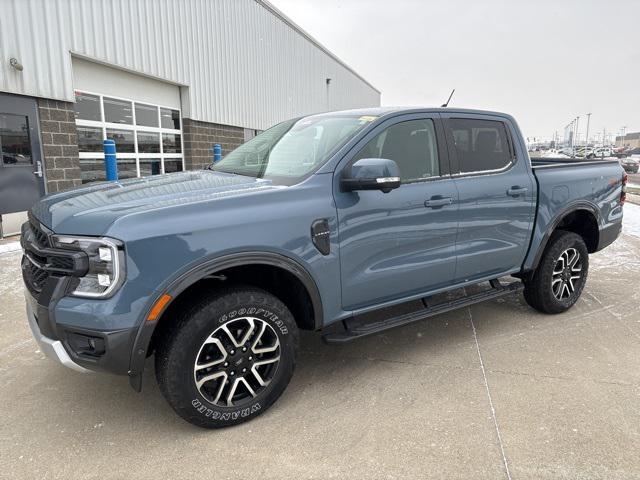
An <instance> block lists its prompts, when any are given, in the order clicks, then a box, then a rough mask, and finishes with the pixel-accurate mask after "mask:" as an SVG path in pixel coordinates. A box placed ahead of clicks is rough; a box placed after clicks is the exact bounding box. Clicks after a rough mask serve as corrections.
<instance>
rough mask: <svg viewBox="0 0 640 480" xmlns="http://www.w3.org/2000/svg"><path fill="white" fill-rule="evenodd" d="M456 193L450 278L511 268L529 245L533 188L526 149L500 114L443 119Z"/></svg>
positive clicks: (470, 277)
mask: <svg viewBox="0 0 640 480" xmlns="http://www.w3.org/2000/svg"><path fill="white" fill-rule="evenodd" d="M444 124H445V131H446V135H447V143H448V146H449V153H450V157H451V173H452V177H453V179H454V182H455V184H456V187H457V190H458V195H459V200H458V202H459V207H458V238H457V242H456V255H457V264H456V272H455V282H456V283H457V282H463V281H473V280H477V279H480V278H482V277H487V276H493V275H496V276H498V275H503V274H507V273H513V272H515V271H518V270H519V269H520V266H521V264H522V261H523V259H524V257H525V255H526V252H527V248H528V246H529V239H530V235H531V229H532V227H533V218H534V214H535V198H534V193H535V188H534V184H533V178H532V174H531V168H530V166H529V165H528V164H527V162H528V157H527V156H526V153H523V152H518V146H517V145H515V144H514V142H513V138H514V137H515V135H516V134H517V132H516V131H515V130H514V131H512V126H511V125H510V123H509V122H508V121H507V120H506V119H505V118H504V117H493V116H485V115H463V114H459V115H455V114H449V115H446V116H445V119H444Z"/></svg>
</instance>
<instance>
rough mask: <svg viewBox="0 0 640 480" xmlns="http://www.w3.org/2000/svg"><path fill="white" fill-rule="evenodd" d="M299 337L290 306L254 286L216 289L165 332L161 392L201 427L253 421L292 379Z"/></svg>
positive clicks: (159, 356) (159, 360)
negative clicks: (217, 290) (216, 290)
mask: <svg viewBox="0 0 640 480" xmlns="http://www.w3.org/2000/svg"><path fill="white" fill-rule="evenodd" d="M298 337H299V334H298V327H297V325H296V323H295V320H294V318H293V316H292V315H291V312H289V310H288V309H287V307H286V306H285V305H284V304H283V303H282V302H281V301H280V300H279V299H278V298H276V297H274V296H273V295H271V294H270V293H268V292H266V291H264V290H261V289H258V288H255V287H235V288H230V289H226V290H222V291H219V292H217V293H215V294H213V295H211V296H210V297H207V298H205V299H203V300H202V301H200V302H199V303H197V304H196V305H194V306H193V307H192V308H191V309H189V310H188V311H186V312H184V313H183V314H182V315H181V316H180V318H179V319H178V320H177V321H176V322H175V323H174V324H173V325H172V327H171V328H169V329H167V331H166V332H165V333H164V335H163V337H162V339H161V340H160V342H159V345H158V348H157V349H156V358H155V366H156V379H157V381H158V385H159V387H160V391H161V392H162V395H163V396H164V397H165V399H166V400H167V402H169V404H170V405H171V407H172V408H173V409H174V410H175V411H176V413H177V414H178V415H180V416H181V417H182V418H183V419H185V420H186V421H187V422H189V423H192V424H193V425H197V426H199V427H204V428H220V427H227V426H231V425H237V424H239V423H242V422H245V421H247V420H250V419H253V418H255V417H257V416H258V415H260V414H261V413H263V412H264V411H266V410H267V409H268V408H269V407H270V406H271V405H273V403H274V402H275V401H276V400H277V399H278V398H279V397H280V395H281V394H282V392H283V391H284V389H285V388H286V387H287V385H288V384H289V380H291V376H292V375H293V370H294V367H295V359H296V351H297V345H298ZM243 349H245V350H246V351H244V350H243ZM274 359H275V360H274ZM243 369H244V370H243Z"/></svg>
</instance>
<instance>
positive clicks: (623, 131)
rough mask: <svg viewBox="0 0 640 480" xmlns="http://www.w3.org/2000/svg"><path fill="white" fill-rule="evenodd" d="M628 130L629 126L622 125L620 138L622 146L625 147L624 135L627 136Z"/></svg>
mask: <svg viewBox="0 0 640 480" xmlns="http://www.w3.org/2000/svg"><path fill="white" fill-rule="evenodd" d="M626 132H627V126H626V125H624V126H623V127H622V138H621V139H620V146H621V147H624V137H625V133H626Z"/></svg>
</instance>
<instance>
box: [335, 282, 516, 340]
mask: <svg viewBox="0 0 640 480" xmlns="http://www.w3.org/2000/svg"><path fill="white" fill-rule="evenodd" d="M490 283H491V288H490V289H488V290H484V291H482V292H478V293H474V294H473V295H469V296H466V297H462V298H458V299H456V300H452V301H450V302H443V303H439V304H436V305H432V306H426V302H425V301H423V303H424V304H425V308H424V309H422V310H418V311H416V312H410V313H405V314H404V315H399V316H397V317H391V318H387V319H384V320H379V321H377V322H367V323H363V322H361V321H358V319H357V318H349V319H347V320H344V321H343V324H344V327H345V329H344V331H340V332H334V333H327V334H325V335H323V336H322V339H323V340H324V341H325V342H326V343H329V344H340V343H347V342H350V341H352V340H355V339H357V338H362V337H366V336H367V335H373V334H374V333H379V332H383V331H385V330H389V329H390V328H395V327H400V326H402V325H407V324H409V323H412V322H415V321H418V320H423V319H425V318H428V317H432V316H434V315H439V314H441V313H445V312H449V311H451V310H456V309H458V308H463V307H467V306H469V305H473V304H474V303H480V302H484V301H485V300H492V299H494V298H500V297H504V296H507V295H511V294H512V293H515V292H519V291H521V290H522V289H523V288H524V285H523V284H522V282H512V283H510V284H508V285H501V284H500V282H499V281H498V280H491V282H490Z"/></svg>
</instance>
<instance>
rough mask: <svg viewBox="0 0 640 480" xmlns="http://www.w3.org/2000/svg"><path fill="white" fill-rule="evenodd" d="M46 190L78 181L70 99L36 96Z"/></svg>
mask: <svg viewBox="0 0 640 480" xmlns="http://www.w3.org/2000/svg"><path fill="white" fill-rule="evenodd" d="M38 111H39V115H40V137H41V139H42V152H43V154H44V158H43V161H44V165H43V168H44V171H45V178H46V180H47V192H49V193H52V192H59V191H60V190H66V189H68V188H72V187H75V186H78V185H81V184H82V181H81V177H80V161H79V157H78V140H77V136H76V123H75V116H74V112H73V103H69V102H60V101H57V100H45V99H38Z"/></svg>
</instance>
